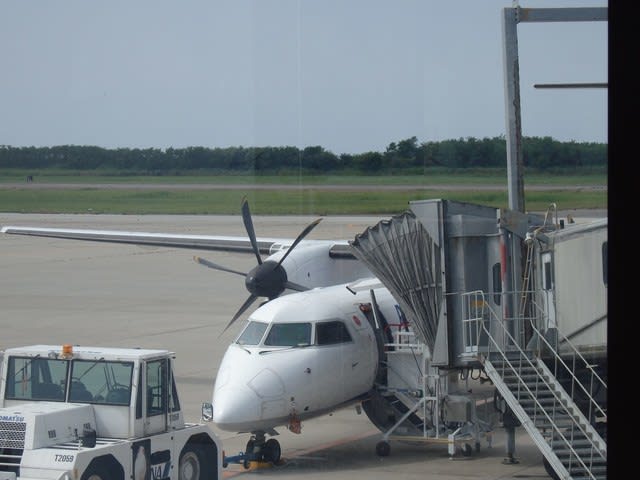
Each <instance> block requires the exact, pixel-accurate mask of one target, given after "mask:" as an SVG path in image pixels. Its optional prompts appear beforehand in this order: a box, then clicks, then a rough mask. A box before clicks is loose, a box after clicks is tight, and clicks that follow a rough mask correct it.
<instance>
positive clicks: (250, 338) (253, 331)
mask: <svg viewBox="0 0 640 480" xmlns="http://www.w3.org/2000/svg"><path fill="white" fill-rule="evenodd" d="M267 326H268V324H267V323H262V322H249V323H248V325H247V326H246V328H245V329H244V330H243V331H242V333H241V334H240V336H239V337H238V340H237V341H236V343H238V344H240V345H258V344H259V343H260V340H262V336H263V335H264V332H265V330H266V329H267Z"/></svg>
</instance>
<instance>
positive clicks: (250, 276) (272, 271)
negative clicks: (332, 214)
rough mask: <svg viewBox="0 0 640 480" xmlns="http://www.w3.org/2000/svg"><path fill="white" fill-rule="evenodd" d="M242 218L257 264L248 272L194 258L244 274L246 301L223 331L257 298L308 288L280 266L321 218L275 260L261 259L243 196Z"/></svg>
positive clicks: (208, 264)
mask: <svg viewBox="0 0 640 480" xmlns="http://www.w3.org/2000/svg"><path fill="white" fill-rule="evenodd" d="M242 220H243V222H244V227H245V229H246V230H247V234H248V235H249V241H250V242H251V247H252V249H253V253H254V254H255V256H256V260H257V261H258V265H256V266H255V267H253V268H252V269H251V270H250V271H249V272H248V273H244V272H240V271H238V270H233V269H231V268H227V267H224V266H222V265H218V264H217V263H213V262H211V261H209V260H205V259H204V258H201V257H197V256H196V257H193V258H194V260H195V261H196V262H198V263H199V264H200V265H204V266H205V267H209V268H213V269H215V270H221V271H223V272H229V273H235V274H237V275H243V276H244V277H245V280H244V283H245V286H246V287H247V290H248V291H249V297H248V298H247V299H246V300H245V302H244V303H243V304H242V306H241V307H240V309H239V310H238V311H237V312H236V314H235V315H234V316H233V318H232V319H231V321H230V322H229V324H228V325H227V326H226V327H225V329H224V330H227V328H229V327H230V326H231V325H232V324H233V322H235V321H236V320H237V319H238V317H240V315H242V314H243V313H244V312H245V311H246V310H247V309H248V308H249V307H250V306H251V305H252V304H253V302H255V301H256V300H257V299H258V298H259V297H266V298H268V299H269V300H273V299H274V298H276V297H278V296H279V295H280V294H281V293H282V292H284V291H285V290H286V289H290V290H296V291H299V292H302V291H305V290H308V288H307V287H305V286H303V285H298V284H297V283H294V282H290V281H289V279H288V278H287V272H286V270H285V269H284V267H283V266H282V262H283V261H284V259H285V258H287V256H288V255H289V254H290V253H291V251H292V250H293V249H294V248H295V247H296V245H298V243H300V241H301V240H302V239H304V237H306V236H307V235H308V234H309V232H311V230H313V229H314V228H315V227H316V225H318V223H320V220H322V219H321V218H319V219H317V220H315V221H314V222H312V223H310V224H309V225H308V226H307V227H306V228H305V229H304V230H303V231H302V232H301V233H300V234H299V235H298V237H297V238H296V239H295V241H294V242H293V243H292V244H291V246H290V247H289V248H288V249H287V251H286V252H285V254H284V255H283V256H282V258H281V259H280V260H279V261H277V262H276V261H274V260H266V261H264V262H263V261H262V257H261V256H260V250H259V249H258V242H257V240H256V233H255V229H254V228H253V220H252V219H251V212H250V211H249V203H248V202H247V198H246V197H244V198H243V199H242ZM224 330H223V332H224Z"/></svg>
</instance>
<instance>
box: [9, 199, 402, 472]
mask: <svg viewBox="0 0 640 480" xmlns="http://www.w3.org/2000/svg"><path fill="white" fill-rule="evenodd" d="M241 211H242V219H243V223H244V227H245V230H246V232H247V238H244V237H231V236H208V235H186V234H185V235H177V234H160V233H146V232H123V231H112V230H86V229H60V228H42V227H13V226H4V227H2V228H1V229H0V232H1V233H5V234H20V235H34V236H45V237H55V238H65V239H76V240H89V241H102V242H112V243H129V244H137V245H155V246H170V247H173V248H187V249H202V250H212V251H216V250H218V251H220V250H223V251H235V252H244V253H248V254H253V255H255V257H256V261H257V265H256V266H255V267H254V268H253V269H251V270H250V271H249V272H240V271H237V270H234V269H231V268H227V267H225V266H222V265H219V264H217V263H214V262H212V261H210V260H208V259H205V258H202V257H200V256H194V260H195V261H196V262H197V263H198V264H200V265H202V266H205V267H208V268H212V269H215V270H220V271H225V272H229V273H233V274H236V275H240V276H244V277H245V287H246V289H247V290H248V292H249V296H248V297H247V299H246V300H245V302H244V303H243V304H242V305H241V306H240V308H239V309H238V311H237V312H236V313H235V314H234V315H233V317H232V318H231V320H230V321H229V323H228V324H227V325H226V327H225V329H224V330H226V329H228V328H229V327H230V326H231V325H232V324H233V323H234V322H235V321H236V320H237V319H238V318H240V317H241V316H242V314H243V313H245V312H246V311H247V310H248V309H249V308H250V307H251V306H252V305H253V304H254V303H255V302H256V301H258V299H265V300H263V301H262V303H261V304H260V305H259V306H258V308H257V309H255V310H254V311H253V312H252V313H251V314H250V315H249V316H248V318H247V320H246V323H245V325H244V327H243V328H242V329H241V331H240V333H239V335H238V336H237V337H236V338H235V340H234V341H233V342H232V343H231V344H230V345H229V346H228V348H227V350H226V352H225V354H224V356H223V358H222V361H221V363H220V366H219V369H218V372H217V375H216V378H215V382H214V389H213V396H212V402H211V406H212V410H213V411H212V415H211V419H212V421H213V423H214V424H215V425H216V426H217V427H218V428H220V429H221V430H224V431H229V432H234V433H251V437H250V440H249V441H248V442H247V445H246V450H245V452H241V454H240V455H239V456H237V457H235V458H234V459H232V460H230V461H238V462H239V463H243V464H244V466H245V467H246V468H248V466H249V462H250V461H254V460H257V461H265V462H271V463H273V464H276V463H278V462H279V461H280V458H281V446H280V444H279V442H278V440H277V439H275V438H273V437H274V436H276V435H278V433H277V430H276V427H282V426H284V427H286V428H287V429H289V430H290V431H291V432H293V433H300V432H301V422H302V421H303V420H308V419H311V418H314V417H318V416H321V415H325V414H328V413H330V412H332V411H335V410H337V409H339V408H342V407H344V406H346V405H349V404H361V405H362V407H363V410H364V411H365V413H366V414H367V416H368V417H369V418H370V420H371V421H372V422H373V423H374V424H375V425H376V426H377V427H378V428H381V429H382V428H385V427H388V426H389V425H390V424H389V420H388V419H386V418H384V417H385V415H386V413H385V412H384V409H380V408H377V407H376V403H375V401H374V400H375V398H374V397H373V395H374V394H375V384H376V382H382V381H384V375H385V374H386V372H385V369H384V367H383V362H382V361H381V359H382V358H383V357H384V352H383V344H384V343H385V342H388V341H391V333H390V329H392V328H396V329H399V330H405V331H409V330H410V328H411V327H410V325H409V323H408V322H407V320H406V318H405V316H404V314H403V312H402V310H401V308H400V306H399V305H398V303H397V302H396V300H395V299H394V298H393V296H392V295H391V293H390V292H389V290H387V289H386V288H385V287H384V286H383V285H382V284H381V283H380V282H379V281H378V280H377V279H376V278H375V277H374V276H373V274H372V273H371V272H370V271H369V269H368V268H367V267H366V266H365V265H364V264H363V263H362V262H360V261H359V260H357V259H356V257H355V256H354V255H353V254H352V253H351V252H350V248H349V241H348V240H307V239H305V237H306V236H307V235H308V234H309V233H310V232H311V231H312V230H313V229H314V228H315V227H316V226H317V225H318V224H319V223H320V221H321V218H320V219H317V220H315V221H314V222H312V223H311V224H309V225H308V226H307V227H306V228H305V229H304V230H303V231H302V232H301V233H300V234H299V235H298V237H297V238H295V239H283V238H267V237H257V236H256V233H255V229H254V225H253V220H252V217H251V212H250V209H249V204H248V202H247V200H246V197H245V198H243V200H242V204H241ZM264 254H266V255H267V257H266V258H265V259H263V258H262V255H264ZM267 436H270V437H271V438H269V439H267Z"/></svg>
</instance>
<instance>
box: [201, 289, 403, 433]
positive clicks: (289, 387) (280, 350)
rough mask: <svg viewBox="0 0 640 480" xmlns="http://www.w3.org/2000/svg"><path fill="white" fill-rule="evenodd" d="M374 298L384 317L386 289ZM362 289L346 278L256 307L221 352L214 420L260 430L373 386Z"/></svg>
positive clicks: (366, 298)
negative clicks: (354, 290) (353, 287)
mask: <svg viewBox="0 0 640 480" xmlns="http://www.w3.org/2000/svg"><path fill="white" fill-rule="evenodd" d="M375 295H376V301H377V302H378V305H379V307H380V308H381V310H382V311H383V314H384V315H385V317H386V318H387V319H388V320H389V321H390V322H392V323H393V322H395V321H399V317H398V309H397V306H396V302H395V300H394V299H393V297H392V296H391V295H390V294H389V292H388V291H387V290H386V289H382V288H378V289H377V290H376V291H375ZM370 302H371V296H370V292H369V291H368V290H363V291H359V292H357V293H355V294H354V293H352V292H351V291H349V290H347V288H346V286H345V285H336V286H331V287H325V288H316V289H314V290H309V291H306V292H301V293H294V294H290V295H284V296H281V297H279V298H276V299H274V300H272V301H270V302H268V303H266V304H264V305H263V306H262V307H260V308H258V309H257V310H256V311H254V312H253V314H252V315H251V316H250V317H249V319H248V322H247V325H246V326H245V327H244V329H243V331H242V333H241V334H240V336H239V337H238V339H237V340H236V341H235V342H234V343H233V344H231V345H230V346H229V348H228V349H227V352H226V353H225V355H224V357H223V359H222V362H221V364H220V368H219V370H218V375H217V378H216V381H215V386H214V392H213V408H214V417H213V421H214V422H215V423H216V425H217V426H218V427H219V428H221V429H223V430H227V431H234V432H247V431H251V432H253V431H267V430H269V429H272V428H274V427H276V426H280V425H286V424H287V423H288V422H289V421H290V420H291V419H292V418H294V417H295V418H298V419H305V418H310V417H313V416H316V415H320V414H323V413H326V412H329V411H331V410H334V409H335V408H337V407H339V406H341V405H343V404H344V403H345V402H349V401H351V400H354V399H356V398H358V397H359V396H361V395H364V394H366V393H367V392H369V390H370V389H371V388H372V387H373V382H374V379H375V376H376V372H377V367H378V350H377V346H376V339H375V334H374V330H373V328H372V326H371V325H370V323H369V321H368V320H367V318H366V317H365V315H364V313H363V312H361V311H360V305H362V304H368V303H370Z"/></svg>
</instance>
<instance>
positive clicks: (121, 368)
mask: <svg viewBox="0 0 640 480" xmlns="http://www.w3.org/2000/svg"><path fill="white" fill-rule="evenodd" d="M132 375H133V362H108V361H104V360H78V359H75V360H73V362H72V368H71V385H70V389H69V401H70V402H76V403H78V402H79V403H107V404H111V405H129V400H130V398H131V378H132Z"/></svg>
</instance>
